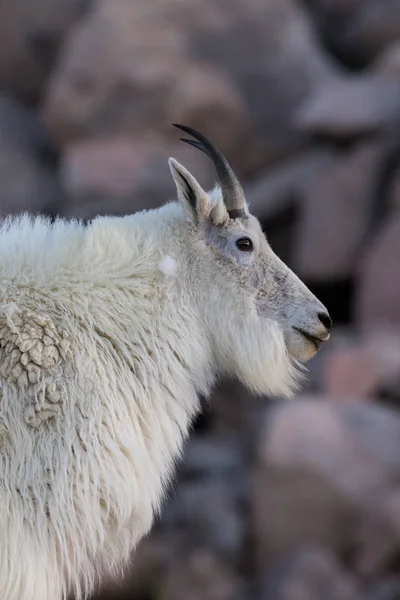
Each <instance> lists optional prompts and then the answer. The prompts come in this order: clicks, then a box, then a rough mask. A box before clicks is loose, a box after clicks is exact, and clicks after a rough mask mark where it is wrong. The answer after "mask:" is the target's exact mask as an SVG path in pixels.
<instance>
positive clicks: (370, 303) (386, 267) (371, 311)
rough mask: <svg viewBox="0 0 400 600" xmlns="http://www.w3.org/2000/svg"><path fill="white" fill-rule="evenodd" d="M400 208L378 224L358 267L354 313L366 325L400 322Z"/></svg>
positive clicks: (385, 324)
mask: <svg viewBox="0 0 400 600" xmlns="http://www.w3.org/2000/svg"><path fill="white" fill-rule="evenodd" d="M399 256H400V211H399V210H397V211H393V212H392V214H390V215H388V217H387V218H386V220H385V221H384V222H383V223H382V225H381V227H380V228H379V230H378V232H377V235H376V237H375V239H373V240H372V241H371V242H370V244H369V247H368V248H367V250H366V251H365V255H364V256H363V259H362V262H361V265H360V268H359V270H358V287H357V290H356V298H355V304H354V316H355V319H356V321H357V323H358V324H360V325H361V326H362V327H363V328H369V327H371V326H372V325H383V326H389V327H390V326H393V325H400V277H399Z"/></svg>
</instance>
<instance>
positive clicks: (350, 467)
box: [0, 0, 400, 600]
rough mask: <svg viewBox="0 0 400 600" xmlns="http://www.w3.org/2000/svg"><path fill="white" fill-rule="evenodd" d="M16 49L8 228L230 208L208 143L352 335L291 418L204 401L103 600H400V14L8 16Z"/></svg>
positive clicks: (312, 6) (9, 47)
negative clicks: (12, 217) (175, 200)
mask: <svg viewBox="0 0 400 600" xmlns="http://www.w3.org/2000/svg"><path fill="white" fill-rule="evenodd" d="M0 41H1V46H0V217H4V216H5V215H6V214H10V213H16V212H20V211H21V210H29V211H34V212H43V213H47V214H50V215H52V216H56V215H62V216H66V217H80V218H84V219H89V218H91V217H92V216H94V215H96V214H104V213H114V214H124V213H127V212H134V211H136V210H139V209H143V208H150V207H156V206H159V205H160V204H162V203H164V202H166V201H168V200H170V199H172V197H173V194H174V188H173V184H172V179H171V177H170V174H169V170H168V166H167V158H168V156H170V155H173V156H175V157H176V158H177V159H178V160H180V161H182V162H183V163H184V164H185V165H187V166H188V167H189V168H190V169H193V170H194V172H195V174H196V176H197V177H198V179H199V180H200V182H201V183H202V184H203V185H204V186H208V185H211V184H212V182H213V177H214V173H213V169H212V166H211V165H210V161H208V160H207V158H206V157H204V156H203V155H201V153H199V152H196V151H195V150H193V149H191V148H189V147H187V146H185V145H184V144H181V143H179V141H178V137H179V136H178V135H177V132H176V130H174V129H173V128H172V127H171V123H173V122H178V123H184V124H187V125H191V126H193V127H195V128H197V129H200V130H201V131H203V132H204V133H205V134H206V135H209V136H210V137H211V138H212V139H213V140H215V142H216V143H217V144H218V145H219V146H220V147H221V149H222V150H223V151H224V152H225V153H226V155H227V156H228V157H229V160H230V161H231V162H232V165H233V166H234V168H235V169H236V171H237V173H238V175H239V176H240V177H241V180H242V181H243V184H244V187H245V190H246V193H247V197H248V201H249V202H250V204H251V207H252V210H253V211H254V212H255V213H256V214H257V215H258V216H259V218H260V219H261V221H262V223H263V225H264V227H265V231H266V233H267V235H268V237H269V240H270V243H271V245H272V247H273V248H274V249H275V251H276V252H277V253H278V254H279V255H280V256H281V258H283V259H284V260H285V261H286V262H288V264H289V265H290V266H291V267H292V268H293V269H294V270H295V271H296V272H297V273H298V274H299V275H300V277H301V278H303V279H304V281H305V282H306V283H307V284H308V285H309V286H310V288H311V289H312V290H313V291H314V292H315V293H316V294H317V295H318V296H319V297H320V298H321V300H322V301H323V302H324V303H325V304H326V305H327V307H328V308H329V310H330V312H331V314H332V316H333V319H334V323H335V328H334V331H333V334H332V338H331V342H330V343H329V344H327V345H326V347H324V348H323V350H322V351H321V353H320V354H319V355H318V356H317V357H316V358H315V359H314V360H313V361H311V363H310V365H309V376H308V381H307V384H306V385H305V387H304V388H303V390H302V392H301V394H299V396H298V397H297V398H296V400H295V401H293V402H290V401H285V400H282V399H271V398H254V397H252V396H251V395H250V394H249V393H248V392H247V391H246V390H245V389H243V388H242V387H240V386H239V385H237V384H236V383H234V382H231V381H226V382H224V383H223V384H222V385H221V386H220V387H219V388H218V389H217V390H216V391H215V393H214V395H213V397H212V398H211V400H210V401H209V402H207V401H205V402H204V413H203V415H202V417H201V418H199V419H198V421H197V422H196V423H195V425H194V431H193V436H192V438H191V441H190V442H189V443H188V445H187V447H186V451H185V456H184V459H183V461H182V462H181V463H180V466H179V469H178V474H177V478H176V479H175V481H174V484H173V486H172V487H171V489H170V490H169V494H168V500H167V502H166V504H165V506H164V510H163V512H162V515H161V517H160V518H159V519H158V521H157V523H156V525H155V527H154V529H153V531H152V533H151V534H150V535H149V536H148V538H146V539H145V540H144V541H143V542H142V543H141V544H140V546H139V548H138V550H137V552H136V553H135V555H134V556H133V557H132V567H131V569H130V570H128V572H127V573H126V574H125V577H124V579H123V580H121V581H118V582H113V581H106V582H104V586H103V588H102V590H100V591H99V595H98V596H96V600H100V599H101V600H128V599H130V600H241V599H244V600H398V599H400V333H399V332H400V0H190V1H189V0H92V1H90V0H1V2H0ZM127 477H129V473H127Z"/></svg>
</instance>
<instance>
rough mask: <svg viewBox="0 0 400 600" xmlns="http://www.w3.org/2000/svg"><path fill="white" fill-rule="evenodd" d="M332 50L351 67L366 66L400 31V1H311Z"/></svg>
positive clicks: (321, 29) (320, 27) (319, 24)
mask: <svg viewBox="0 0 400 600" xmlns="http://www.w3.org/2000/svg"><path fill="white" fill-rule="evenodd" d="M309 2H310V3H312V6H313V9H314V11H315V18H316V22H317V26H318V28H319V30H320V32H321V34H322V35H323V37H324V39H325V40H326V41H327V43H328V44H329V46H330V48H331V49H332V51H333V52H334V53H335V54H336V55H337V56H338V57H339V58H340V59H341V60H342V61H344V62H345V63H346V64H348V65H349V66H351V67H364V66H365V65H367V64H368V63H370V62H371V61H372V60H373V59H374V58H375V57H376V56H377V55H378V54H379V52H380V51H382V49H384V48H385V47H386V46H387V45H389V44H390V43H391V42H392V41H395V40H397V39H398V37H399V33H400V16H399V15H400V2H399V0H380V1H379V2H376V1H375V0H309Z"/></svg>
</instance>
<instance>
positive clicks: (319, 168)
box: [244, 147, 336, 233]
mask: <svg viewBox="0 0 400 600" xmlns="http://www.w3.org/2000/svg"><path fill="white" fill-rule="evenodd" d="M335 159H336V155H335V153H334V152H333V151H332V150H330V149H327V148H324V147H321V148H317V149H312V150H310V151H308V152H304V153H303V154H301V155H300V156H296V157H295V158H292V159H289V160H287V161H285V162H284V163H282V164H280V165H279V166H275V167H271V168H270V169H268V170H266V171H265V172H264V173H263V174H262V175H260V176H259V177H257V178H256V179H253V180H252V182H251V183H250V184H249V185H247V186H246V187H245V190H244V191H245V194H246V199H247V201H248V203H249V206H250V209H251V211H252V212H253V213H254V214H255V215H256V216H257V217H258V218H259V219H261V221H263V222H264V223H265V222H268V220H269V219H272V218H273V217H274V216H276V215H277V214H279V213H281V212H282V211H284V210H286V209H287V208H289V207H290V206H292V205H296V206H298V205H301V201H302V199H303V197H304V196H305V194H306V193H307V192H308V191H309V189H310V187H311V186H312V185H313V182H314V180H315V178H316V177H317V176H318V174H319V173H320V172H323V173H325V171H326V170H329V169H331V168H332V166H333V165H334V164H335V162H336V161H335ZM267 233H268V232H267Z"/></svg>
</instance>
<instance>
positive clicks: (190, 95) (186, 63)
mask: <svg viewBox="0 0 400 600" xmlns="http://www.w3.org/2000/svg"><path fill="white" fill-rule="evenodd" d="M138 23H140V27H138V26H137V24H138ZM277 32H279V34H277ZM277 65H279V77H277ZM334 71H335V68H334V66H333V65H332V64H331V61H330V60H329V59H328V57H327V55H325V54H324V52H323V51H322V49H321V48H320V47H319V46H318V44H317V42H316V38H315V36H314V34H313V32H312V30H311V28H310V27H309V23H308V21H307V19H306V17H305V14H304V12H303V11H302V10H301V9H300V8H299V7H298V6H297V4H296V3H295V2H294V0H268V1H267V2H265V1H264V0H232V1H231V2H230V3H229V10H227V5H226V3H225V2H223V1H221V0H220V1H219V2H214V0H193V1H192V2H190V3H187V4H185V3H182V2H181V1H180V0H166V1H165V2H163V3H162V4H160V3H159V2H158V1H156V0H150V1H149V0H146V1H144V0H138V1H137V2H131V1H128V0H114V1H113V2H112V3H110V2H109V1H108V0H99V1H98V2H96V4H94V6H93V9H92V10H91V11H90V13H89V14H88V15H87V17H86V18H84V19H82V20H80V21H79V23H77V24H76V25H75V26H74V27H73V28H72V29H71V30H70V31H69V33H68V35H67V37H66V39H65V43H64V44H63V48H62V51H61V54H60V58H59V60H58V63H57V66H56V68H55V69H54V71H53V73H52V77H51V81H50V83H49V86H48V89H47V93H46V99H45V103H44V109H43V110H44V115H45V119H46V122H47V123H48V124H49V127H50V129H51V131H52V133H53V135H54V137H55V139H57V140H58V141H59V143H60V144H61V145H62V146H64V145H65V144H66V142H67V141H68V142H69V141H71V140H76V139H81V138H88V137H89V138H98V137H100V136H102V137H104V136H105V137H107V136H109V135H129V136H131V137H132V138H133V139H134V140H135V143H142V142H144V141H146V140H148V139H150V140H151V139H153V140H154V139H155V140H156V141H159V140H163V139H169V140H171V139H174V140H175V139H176V132H175V131H173V130H172V128H171V123H173V122H178V123H179V122H183V123H186V124H189V125H192V126H194V127H195V128H197V129H200V130H203V131H204V132H205V133H206V134H207V133H209V135H210V136H212V138H213V140H214V141H215V142H216V143H217V144H218V145H219V146H220V147H221V149H222V150H223V151H225V152H226V153H227V154H228V155H229V158H230V160H231V161H232V164H233V166H234V167H235V168H236V169H237V170H238V171H239V173H240V174H244V175H246V174H250V173H252V172H254V170H255V169H257V168H259V166H260V165H262V164H265V163H266V162H268V161H270V160H276V159H277V158H279V157H280V156H282V155H285V154H287V153H289V152H291V151H292V150H293V149H294V148H296V147H298V145H299V144H301V143H303V142H304V141H305V138H304V136H303V135H302V134H301V133H299V132H297V131H295V128H294V127H293V125H292V124H291V122H290V115H291V114H292V113H293V111H294V110H295V108H296V107H297V106H298V105H299V103H300V102H301V101H302V100H303V99H304V97H305V96H306V95H307V94H308V93H309V91H310V90H311V89H312V88H313V86H314V85H315V84H316V82H317V81H321V80H325V79H326V78H328V77H330V76H331V73H332V72H334Z"/></svg>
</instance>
